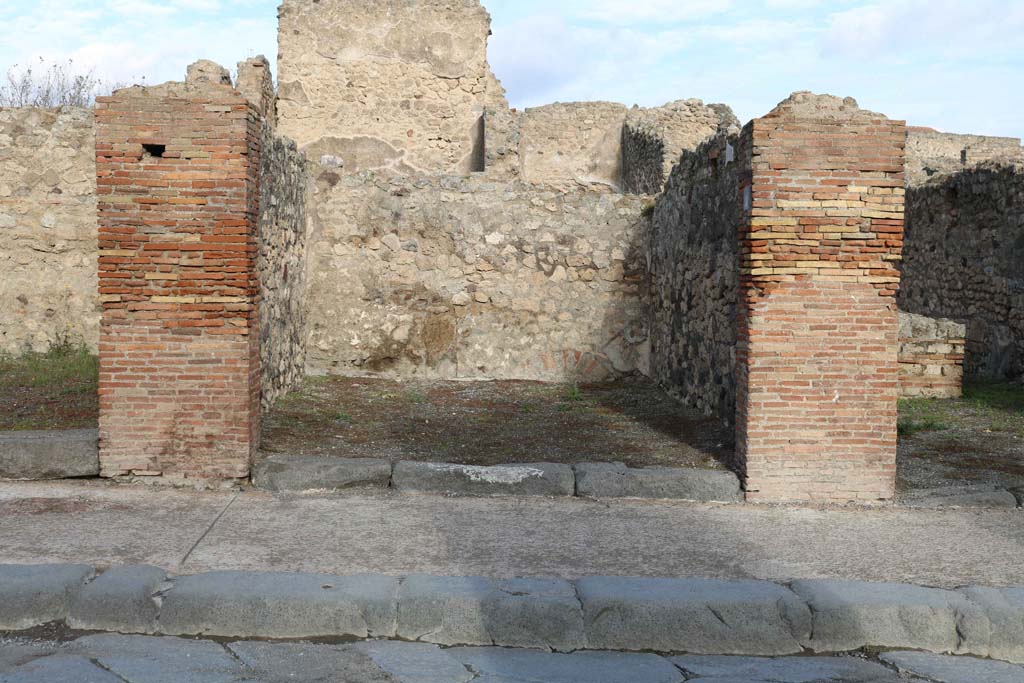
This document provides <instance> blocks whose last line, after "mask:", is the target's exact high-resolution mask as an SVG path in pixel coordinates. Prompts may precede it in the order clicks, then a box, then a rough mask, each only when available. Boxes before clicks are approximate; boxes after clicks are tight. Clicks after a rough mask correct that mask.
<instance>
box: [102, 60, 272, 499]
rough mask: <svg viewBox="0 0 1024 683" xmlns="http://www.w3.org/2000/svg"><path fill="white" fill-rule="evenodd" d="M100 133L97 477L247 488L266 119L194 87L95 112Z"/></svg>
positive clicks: (123, 93) (218, 87)
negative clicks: (241, 482)
mask: <svg viewBox="0 0 1024 683" xmlns="http://www.w3.org/2000/svg"><path fill="white" fill-rule="evenodd" d="M191 75H192V74H191V73H190V76H191ZM96 125H97V132H96V173H97V192H98V218H99V294H100V301H101V303H102V305H103V315H102V320H101V325H100V343H99V353H100V377H99V395H100V418H99V426H100V466H101V472H102V474H103V475H104V476H118V475H127V474H134V475H146V476H162V477H164V478H165V479H169V480H180V479H207V478H209V479H229V478H241V477H246V476H248V474H249V466H250V462H251V458H252V456H253V454H254V453H255V450H256V448H257V446H258V443H259V416H260V413H259V402H260V363H259V354H260V351H259V337H260V335H259V329H258V307H259V295H260V286H259V281H258V277H257V268H256V261H257V253H258V251H259V245H258V240H257V221H258V214H259V206H260V198H259V190H260V187H259V169H260V140H261V135H260V126H261V116H260V114H259V113H258V112H257V111H256V110H255V108H253V107H252V106H251V105H250V104H249V102H248V101H247V100H246V99H245V98H244V97H242V96H241V95H239V94H238V93H237V92H236V91H235V90H233V89H232V88H231V86H229V85H222V84H220V83H217V82H215V81H210V80H206V79H194V80H191V81H190V82H189V83H188V84H182V83H171V84H165V85H163V86H157V87H153V88H140V87H135V88H128V89H125V90H120V91H118V92H116V93H115V94H114V95H113V96H111V97H102V98H99V99H98V100H97V104H96Z"/></svg>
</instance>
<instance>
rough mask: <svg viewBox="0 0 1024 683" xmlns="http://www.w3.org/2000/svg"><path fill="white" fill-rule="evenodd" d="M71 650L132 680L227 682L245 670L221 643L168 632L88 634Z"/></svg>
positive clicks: (138, 682)
mask: <svg viewBox="0 0 1024 683" xmlns="http://www.w3.org/2000/svg"><path fill="white" fill-rule="evenodd" d="M66 650H67V651H68V652H70V653H73V654H76V655H81V656H83V657H89V658H91V659H94V660H96V661H98V662H99V663H100V664H102V665H103V666H104V667H105V668H106V669H108V670H110V671H112V672H114V673H115V674H117V675H118V676H120V677H121V678H123V679H124V680H126V681H128V682H129V683H225V682H227V681H235V680H238V679H240V678H241V676H242V673H243V670H242V667H241V666H240V665H239V663H238V661H237V660H235V658H234V657H232V656H231V655H230V654H228V652H227V651H226V650H225V649H224V648H223V647H221V646H220V645H219V644H217V643H214V642H211V641H208V640H186V639H184V638H171V637H167V636H162V637H158V636H123V635H112V634H103V635H95V636H85V637H84V638H79V639H78V640H76V641H74V642H72V643H69V644H68V645H67V646H66Z"/></svg>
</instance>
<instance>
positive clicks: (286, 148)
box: [250, 100, 309, 410]
mask: <svg viewBox="0 0 1024 683" xmlns="http://www.w3.org/2000/svg"><path fill="white" fill-rule="evenodd" d="M250 101H251V100H250ZM308 189H309V176H308V175H307V172H306V155H304V154H303V153H302V152H299V151H298V149H297V148H296V145H295V143H294V142H292V141H291V140H289V139H287V138H282V137H278V136H276V135H275V134H274V130H273V128H271V126H270V124H269V122H267V121H264V124H263V133H262V144H261V155H260V219H259V247H260V251H259V261H258V269H259V279H260V296H261V300H260V311H259V321H260V360H261V363H262V405H263V409H264V410H267V409H269V408H270V407H271V406H272V405H273V404H274V401H275V400H277V398H278V397H279V396H280V395H281V394H282V393H284V392H286V391H288V390H289V389H291V388H292V387H294V386H296V385H297V384H299V382H300V381H301V380H302V377H303V375H304V374H305V370H306V367H305V365H306V335H307V328H306V319H307V300H306V296H307V292H306V275H307V274H306V195H307V191H308Z"/></svg>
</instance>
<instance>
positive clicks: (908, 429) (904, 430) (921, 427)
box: [896, 418, 948, 436]
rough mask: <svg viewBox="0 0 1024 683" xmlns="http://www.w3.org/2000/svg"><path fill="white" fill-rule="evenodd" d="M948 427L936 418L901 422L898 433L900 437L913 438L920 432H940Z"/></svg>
mask: <svg viewBox="0 0 1024 683" xmlns="http://www.w3.org/2000/svg"><path fill="white" fill-rule="evenodd" d="M944 429H948V427H947V426H946V425H945V424H944V423H943V422H941V421H939V420H937V419H935V418H926V419H924V420H900V421H899V423H898V424H897V425H896V431H897V432H898V433H899V435H900V436H913V435H914V434H918V433H920V432H940V431H942V430H944Z"/></svg>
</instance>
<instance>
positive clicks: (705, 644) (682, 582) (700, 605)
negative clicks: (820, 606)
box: [576, 577, 811, 655]
mask: <svg viewBox="0 0 1024 683" xmlns="http://www.w3.org/2000/svg"><path fill="white" fill-rule="evenodd" d="M576 587H577V589H578V591H579V595H580V599H581V600H582V601H583V615H584V620H585V623H586V633H587V644H588V647H591V648H595V649H607V650H655V651H659V652H691V653H694V654H743V655H783V654H794V653H797V652H800V651H801V646H800V642H801V641H802V640H805V639H806V638H807V637H808V635H809V634H810V623H811V619H810V613H809V611H808V609H807V606H806V605H805V604H804V603H803V602H802V601H801V600H800V599H799V598H798V597H797V596H796V595H795V594H794V593H792V592H791V591H789V590H788V589H786V588H785V587H783V586H779V585H777V584H774V583H770V582H767V581H717V580H710V579H645V578H625V577H591V578H584V579H580V580H579V581H577V582H576Z"/></svg>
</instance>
